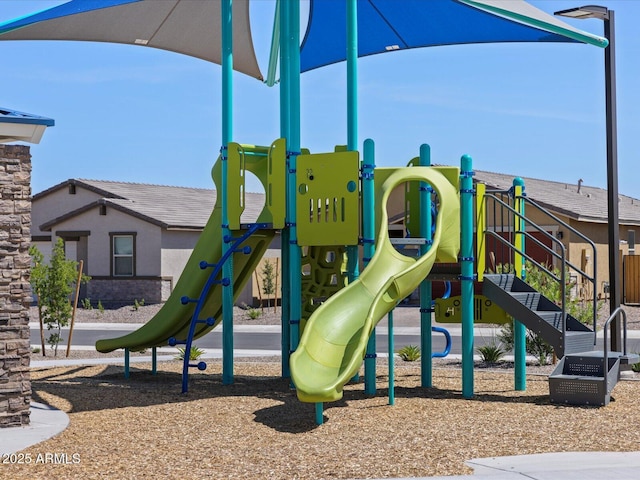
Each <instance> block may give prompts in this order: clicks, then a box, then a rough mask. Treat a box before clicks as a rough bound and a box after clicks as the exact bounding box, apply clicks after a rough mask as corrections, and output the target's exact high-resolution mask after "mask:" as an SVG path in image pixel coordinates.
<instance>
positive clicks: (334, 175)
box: [296, 152, 360, 246]
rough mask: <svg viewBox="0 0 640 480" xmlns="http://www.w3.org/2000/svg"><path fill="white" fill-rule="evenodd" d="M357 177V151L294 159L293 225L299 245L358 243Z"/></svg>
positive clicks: (305, 155)
mask: <svg viewBox="0 0 640 480" xmlns="http://www.w3.org/2000/svg"><path fill="white" fill-rule="evenodd" d="M358 176H359V156H358V152H333V153H316V154H311V155H309V154H302V155H299V156H298V158H297V163H296V185H297V192H296V197H297V198H296V200H297V203H296V210H297V212H296V226H297V233H298V244H299V245H301V246H303V245H304V246H307V245H308V246H322V245H357V244H358V235H359V233H360V231H359V225H360V215H359V211H358V204H359V202H358V197H359V192H358V183H359V178H358Z"/></svg>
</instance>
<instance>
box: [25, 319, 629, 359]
mask: <svg viewBox="0 0 640 480" xmlns="http://www.w3.org/2000/svg"><path fill="white" fill-rule="evenodd" d="M138 327H140V325H139V324H78V325H76V327H75V328H74V331H73V341H72V345H73V346H75V347H79V346H82V347H92V346H94V345H95V342H96V341H97V340H100V339H106V338H115V337H119V336H122V335H126V334H127V333H130V332H131V331H133V330H135V329H136V328H138ZM446 328H447V330H448V331H449V332H450V335H451V340H452V347H451V352H450V353H451V354H454V355H459V354H461V350H460V346H461V337H462V331H461V328H460V326H459V325H455V326H453V327H446ZM497 331H498V330H497V329H494V328H486V327H483V328H476V329H475V332H474V333H475V335H474V346H475V347H476V348H477V347H480V346H482V345H486V344H491V343H492V342H496V340H495V334H496V333H497ZM387 332H388V330H387V328H386V327H378V328H377V329H376V343H377V351H378V352H379V353H387V352H388V333H387ZM62 337H63V338H64V339H67V338H68V330H66V329H65V330H63V331H62ZM633 337H634V338H629V340H628V351H629V352H640V338H635V335H633ZM39 338H40V333H39V329H38V327H37V325H33V324H32V325H31V343H32V344H37V343H38V339H39ZM280 339H281V334H280V327H279V326H277V325H267V326H248V325H237V326H235V328H234V348H236V349H242V350H258V351H259V350H269V351H273V350H279V349H280V345H281V340H280ZM195 344H196V345H197V346H198V347H200V348H207V349H209V348H213V349H220V348H222V331H221V330H220V329H215V330H213V331H212V332H210V333H208V334H207V335H205V336H204V337H202V338H199V339H198V340H196V342H195ZM445 344H446V342H445V337H444V335H443V334H442V333H438V332H434V334H433V351H434V352H441V351H443V350H444V348H445ZM598 344H599V345H602V338H601V336H600V338H599V339H598ZM405 345H420V332H419V329H418V328H415V327H398V328H396V329H394V349H395V350H396V351H397V350H398V349H400V348H402V347H403V346H405ZM600 348H601V347H600Z"/></svg>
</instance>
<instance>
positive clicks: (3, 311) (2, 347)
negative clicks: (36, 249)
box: [0, 145, 31, 427]
mask: <svg viewBox="0 0 640 480" xmlns="http://www.w3.org/2000/svg"><path fill="white" fill-rule="evenodd" d="M30 241H31V154H30V152H29V147H26V146H23V145H0V427H13V426H20V425H27V424H28V423H29V405H30V401H31V381H30V377H29V361H30V358H31V348H30V342H29V303H30V302H31V287H30V285H29V273H30V267H31V258H30V256H29V244H30Z"/></svg>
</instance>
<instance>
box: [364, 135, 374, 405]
mask: <svg viewBox="0 0 640 480" xmlns="http://www.w3.org/2000/svg"><path fill="white" fill-rule="evenodd" d="M363 157H364V164H363V165H362V238H363V244H364V247H363V251H364V255H363V263H364V265H365V267H366V265H367V264H368V263H369V261H370V260H371V257H373V254H374V252H375V228H376V227H375V226H376V217H375V184H374V179H373V174H374V173H373V172H374V169H375V163H376V161H375V144H374V142H373V140H371V139H367V140H365V141H364V146H363ZM364 391H365V393H366V394H368V395H375V393H376V335H375V331H374V333H373V334H372V335H371V336H370V337H369V342H368V343H367V351H366V353H365V358H364Z"/></svg>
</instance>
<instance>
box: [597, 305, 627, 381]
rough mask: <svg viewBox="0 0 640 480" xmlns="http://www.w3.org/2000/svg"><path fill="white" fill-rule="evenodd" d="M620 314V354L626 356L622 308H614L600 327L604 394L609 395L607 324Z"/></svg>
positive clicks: (625, 333)
mask: <svg viewBox="0 0 640 480" xmlns="http://www.w3.org/2000/svg"><path fill="white" fill-rule="evenodd" d="M620 313H622V325H623V329H622V331H623V341H622V354H623V355H626V354H627V312H625V311H624V309H623V308H622V307H618V308H616V309H615V310H614V311H613V313H612V314H611V316H610V317H609V318H608V319H607V321H606V322H604V326H603V327H602V328H603V330H604V338H603V340H602V341H603V342H604V353H603V361H604V366H603V367H604V391H605V393H609V387H608V381H609V379H608V373H609V342H608V338H607V337H608V336H607V327H608V326H609V324H610V323H611V322H612V321H613V320H614V319H615V318H616V317H617V316H618V314H620Z"/></svg>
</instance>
